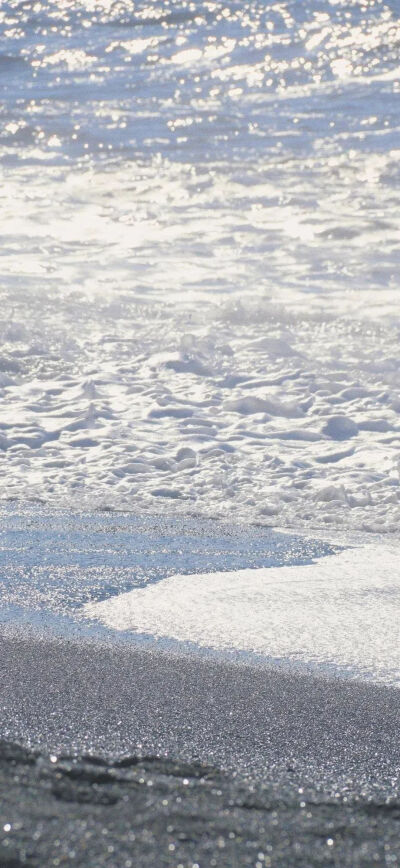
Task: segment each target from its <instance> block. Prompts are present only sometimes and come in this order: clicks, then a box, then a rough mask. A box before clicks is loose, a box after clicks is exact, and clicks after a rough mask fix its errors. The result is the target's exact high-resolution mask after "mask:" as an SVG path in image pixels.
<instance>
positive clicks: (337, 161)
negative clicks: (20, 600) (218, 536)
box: [0, 0, 400, 533]
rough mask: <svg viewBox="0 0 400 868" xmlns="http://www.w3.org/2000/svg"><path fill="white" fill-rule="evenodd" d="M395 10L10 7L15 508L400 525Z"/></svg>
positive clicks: (5, 101)
mask: <svg viewBox="0 0 400 868" xmlns="http://www.w3.org/2000/svg"><path fill="white" fill-rule="evenodd" d="M398 13H399V9H398V4H397V2H394V0H392V2H381V0H370V2H368V3H366V2H364V0H351V2H340V0H306V2H304V3H298V2H294V0H285V2H282V3H272V2H271V3H269V2H252V3H237V2H234V0H227V2H224V3H220V2H213V0H209V2H199V3H191V2H185V0H179V2H175V0H174V2H173V3H172V2H168V0H163V2H160V3H146V2H145V0H139V2H138V3H135V4H133V3H132V2H128V0H119V2H115V3H111V2H108V0H100V2H96V3H94V2H91V0H90V2H89V0H86V2H84V3H83V2H76V0H57V2H41V0H39V2H37V3H34V4H31V3H19V2H16V0H8V2H4V3H3V4H2V7H1V10H0V22H1V27H2V29H3V38H2V42H1V56H0V64H1V79H0V85H1V98H2V109H1V111H2V124H1V131H0V171H1V207H2V249H1V254H2V255H1V271H2V284H1V289H0V300H1V316H0V338H1V351H0V392H1V406H0V459H1V460H0V479H1V486H2V492H3V495H2V496H3V497H5V498H6V499H7V498H17V499H19V500H26V499H27V498H28V499H29V498H39V499H41V500H43V501H45V502H47V503H51V504H55V505H57V506H60V505H71V504H73V505H75V506H76V505H78V506H79V507H82V506H85V507H86V508H88V509H90V508H93V507H101V506H109V507H116V508H119V509H127V510H136V511H137V512H139V511H141V512H142V513H143V512H146V511H147V512H152V511H153V512H160V511H161V510H162V511H164V512H174V513H177V512H183V513H184V512H192V513H193V512H194V511H197V512H198V513H199V514H203V515H214V516H215V515H225V516H227V517H230V518H235V519H239V520H244V521H246V522H253V521H257V522H262V523H265V524H267V525H273V524H279V525H280V526H285V525H286V526H292V527H300V526H305V527H310V528H313V527H317V526H320V527H321V526H322V527H332V528H346V527H348V528H353V529H356V530H360V529H362V530H366V531H371V530H372V531H375V532H378V533H380V532H392V533H397V531H398V526H399V517H400V506H399V476H398V457H399V442H400V441H399V438H400V421H399V412H400V403H399V397H398V387H399V366H400V355H399V343H398V335H399V325H400V322H399V313H398V310H399V307H398V302H397V299H398V265H399V248H398V232H399V213H400V211H399V204H400V202H399V198H400V197H399V185H398V181H399V144H398V143H399V120H400V115H399V109H398V100H399V88H400V67H399V59H398V44H399V37H400V21H399V14H398Z"/></svg>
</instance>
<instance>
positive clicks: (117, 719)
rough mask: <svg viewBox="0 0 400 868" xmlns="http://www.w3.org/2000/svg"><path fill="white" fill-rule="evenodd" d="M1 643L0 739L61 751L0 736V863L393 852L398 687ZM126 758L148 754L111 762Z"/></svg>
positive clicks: (57, 642)
mask: <svg viewBox="0 0 400 868" xmlns="http://www.w3.org/2000/svg"><path fill="white" fill-rule="evenodd" d="M0 643H1V655H0V678H1V697H0V707H1V708H0V732H1V734H2V737H3V738H4V739H5V740H6V741H7V742H9V743H10V742H19V743H20V744H25V745H26V746H29V747H30V748H31V749H37V750H40V751H41V752H42V753H43V754H45V755H46V754H47V755H49V754H53V755H54V756H57V757H58V758H59V759H58V760H57V762H51V761H50V759H46V758H43V757H39V758H38V759H36V760H34V757H33V755H32V754H31V753H29V752H28V753H25V752H24V751H22V752H21V751H18V750H17V749H14V748H12V747H10V746H9V745H8V746H7V745H5V746H4V745H3V749H2V752H1V778H2V780H1V784H0V791H1V793H2V798H1V825H0V830H1V839H2V845H1V846H2V848H3V849H2V851H1V855H0V865H9V866H11V865H20V864H28V865H38V866H39V865H40V866H45V865H82V866H83V865H85V866H101V865H109V866H118V868H119V866H127V868H129V866H130V865H132V866H141V865H143V866H146V865H152V866H153V865H171V866H178V865H183V866H185V868H186V866H193V865H196V864H198V865H199V866H200V868H205V866H209V865H217V866H225V865H226V866H235V865H238V866H239V865H240V866H241V865H253V866H256V865H257V862H259V864H260V865H261V866H263V865H265V864H267V865H269V864H270V865H272V866H275V865H279V866H291V865H301V866H312V865H320V864H321V865H336V866H342V865H349V866H350V865H351V866H353V865H354V866H358V865H360V866H361V865H362V866H371V865H396V864H398V862H400V843H399V831H400V800H399V769H400V746H399V740H398V722H399V720H400V715H399V711H400V693H399V692H398V691H396V690H392V689H389V688H385V687H376V686H373V685H368V684H356V683H354V682H349V681H347V682H346V681H341V680H329V681H328V680H323V679H316V678H313V677H310V676H307V675H304V676H299V675H289V674H286V673H282V672H279V671H276V670H267V669H262V668H252V667H250V666H247V665H246V666H245V665H239V664H229V663H226V662H224V661H221V662H217V661H208V660H204V659H193V658H191V657H189V656H180V657H178V656H175V657H174V656H172V655H170V654H167V653H166V652H163V651H160V652H158V651H156V650H138V649H137V648H134V647H124V646H119V645H117V644H116V645H110V646H105V645H104V646H101V645H100V644H99V643H98V642H91V641H85V642H82V641H81V642H78V641H66V640H63V639H48V640H44V639H41V640H39V639H38V640H35V638H34V636H26V637H24V636H23V635H22V634H18V633H15V634H14V635H10V631H7V629H3V632H2V636H1V639H0ZM63 754H64V755H68V754H69V755H71V754H86V755H87V754H91V755H92V756H100V757H102V759H101V760H100V762H94V761H93V759H92V760H91V761H89V760H86V761H82V760H79V761H75V762H73V761H70V760H61V759H60V756H61V755H63ZM139 755H142V756H143V755H147V756H149V755H152V756H155V755H158V756H159V757H160V759H159V760H157V761H155V760H154V759H153V760H146V761H145V762H144V761H141V762H139V764H137V762H136V761H135V760H131V761H130V762H125V763H122V765H121V763H120V762H119V761H120V760H121V758H126V757H135V756H136V757H137V756H139ZM166 757H168V759H166ZM199 763H205V764H207V766H210V765H211V766H212V767H213V769H212V770H209V769H206V770H204V769H202V768H201V767H199ZM218 768H219V769H220V771H217V769H218ZM222 769H224V771H221V770H222ZM9 826H10V827H11V828H9ZM258 854H263V856H259V855H258ZM7 860H8V861H7ZM13 860H14V861H13ZM57 860H58V861H57Z"/></svg>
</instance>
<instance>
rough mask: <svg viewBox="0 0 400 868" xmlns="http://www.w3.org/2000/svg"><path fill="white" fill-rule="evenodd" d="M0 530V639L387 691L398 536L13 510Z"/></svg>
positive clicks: (398, 667)
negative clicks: (210, 662) (188, 660)
mask: <svg viewBox="0 0 400 868" xmlns="http://www.w3.org/2000/svg"><path fill="white" fill-rule="evenodd" d="M0 524H1V535H0V596H1V607H0V633H1V635H4V634H5V635H6V636H7V635H10V634H11V635H15V630H17V633H20V631H21V630H22V631H23V634H24V635H25V634H26V631H27V630H28V631H29V635H31V636H32V638H33V636H35V637H36V638H37V639H39V641H42V640H43V639H45V640H47V639H49V638H50V637H54V636H57V637H63V638H68V639H71V638H75V639H78V640H84V641H86V640H88V639H89V640H92V641H93V640H94V641H96V642H99V641H100V642H101V643H103V644H104V643H106V644H107V645H108V646H110V645H111V647H115V643H118V644H120V643H121V642H123V643H124V645H125V646H126V644H128V646H132V643H133V645H134V646H135V647H138V646H139V647H143V646H144V647H146V648H149V649H150V650H151V651H154V650H157V651H160V650H161V651H167V652H168V653H171V652H173V653H174V654H179V655H181V654H184V655H187V654H189V655H191V656H193V655H195V656H198V655H199V654H200V655H202V656H204V655H206V656H207V657H209V655H210V654H211V655H212V656H215V655H217V656H218V657H220V656H221V655H223V656H224V658H225V659H228V660H229V661H232V660H233V661H235V662H238V663H244V664H246V665H248V664H250V665H258V666H259V665H267V666H273V667H276V666H278V667H281V668H283V669H285V670H287V669H288V668H289V670H292V671H293V670H294V671H300V672H303V673H304V672H307V673H311V674H314V675H317V676H321V675H322V676H323V677H324V678H326V677H328V678H330V677H334V678H337V677H339V678H350V679H356V680H363V681H369V682H371V681H372V682H374V683H380V684H385V685H389V686H392V687H393V686H395V687H399V686H400V641H399V639H400V629H399V597H400V587H399V570H398V564H399V555H400V551H399V543H398V540H395V539H392V538H390V539H386V540H385V541H382V539H381V538H379V537H378V538H377V537H376V536H374V535H371V534H364V536H363V538H362V539H358V541H357V544H356V545H347V546H346V547H339V546H337V545H332V544H329V543H326V542H324V541H323V540H321V539H313V538H312V537H306V536H304V535H303V534H294V533H289V532H286V533H282V532H278V531H276V530H274V529H271V528H259V527H251V526H240V525H236V524H234V525H232V523H222V522H215V521H212V520H206V519H204V520H202V519H199V518H197V517H196V518H190V517H182V516H181V517H167V516H166V517H164V518H161V517H159V516H141V517H137V516H135V515H132V514H131V513H120V512H118V513H116V512H97V513H96V512H94V511H93V510H91V511H89V512H78V511H68V510H59V509H54V508H53V507H43V506H38V505H36V506H32V505H30V506H29V505H24V506H21V505H18V504H12V505H5V506H3V507H2V508H1V510H0ZM32 631H33V632H32Z"/></svg>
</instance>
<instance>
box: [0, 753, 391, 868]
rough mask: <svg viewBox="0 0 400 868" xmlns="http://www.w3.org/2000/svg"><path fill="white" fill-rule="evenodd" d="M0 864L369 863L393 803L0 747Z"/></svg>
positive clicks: (166, 764) (190, 768)
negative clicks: (3, 795) (304, 792)
mask: <svg viewBox="0 0 400 868" xmlns="http://www.w3.org/2000/svg"><path fill="white" fill-rule="evenodd" d="M0 790H1V792H2V793H3V794H4V793H6V794H7V795H6V798H4V797H3V798H2V800H1V806H0V811H1V817H0V821H1V829H2V832H1V836H0V841H1V843H0V864H1V865H2V866H9V868H11V866H13V868H14V866H15V868H16V866H22V865H31V866H38V868H41V866H47V865H52V866H59V865H74V866H82V868H88V866H99V868H100V866H105V865H107V866H118V868H123V866H125V868H133V866H156V865H167V866H185V868H186V866H187V868H189V866H190V868H194V866H200V868H201V866H221V868H222V866H226V868H233V866H246V865H249V866H250V865H251V866H254V868H265V866H282V868H284V866H286V868H287V866H292V865H293V866H304V868H310V866H314V865H315V866H316V865H326V866H328V865H333V866H372V865H395V864H397V858H400V847H399V840H398V830H399V825H400V801H399V800H396V799H395V798H392V799H390V800H389V801H385V800H382V799H378V798H375V799H371V800H368V801H367V800H365V799H364V800H360V799H355V798H353V797H352V796H348V797H347V799H345V798H343V797H339V796H336V797H327V796H326V795H324V794H322V793H319V792H312V791H308V792H307V793H306V794H303V793H302V792H299V789H298V788H295V787H294V786H290V785H284V786H279V787H278V786H276V785H275V786H274V785H273V784H272V783H271V782H268V781H267V782H266V783H265V784H261V783H257V784H255V785H253V786H250V785H249V784H248V783H247V784H246V783H243V782H241V781H240V780H235V779H234V778H233V777H232V776H230V775H227V774H224V773H223V772H219V771H217V770H216V769H212V768H207V766H202V765H200V764H199V763H196V764H194V763H191V764H185V763H183V762H173V761H171V760H167V759H157V758H154V757H153V758H150V757H149V758H145V759H140V760H137V759H136V758H134V757H130V758H125V759H124V760H121V761H119V762H118V761H116V762H113V763H107V762H105V761H104V760H103V761H101V760H95V759H94V758H88V757H86V758H81V759H79V760H77V759H71V758H68V757H64V758H62V757H60V758H58V759H57V760H56V759H55V757H50V758H45V757H42V756H40V755H35V754H34V753H32V752H30V751H27V750H24V749H23V748H22V749H21V748H20V747H18V746H16V745H12V744H10V743H5V742H3V743H0Z"/></svg>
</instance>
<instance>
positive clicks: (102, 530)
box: [0, 506, 337, 623]
mask: <svg viewBox="0 0 400 868" xmlns="http://www.w3.org/2000/svg"><path fill="white" fill-rule="evenodd" d="M0 518H1V528H2V532H1V536H0V591H1V609H2V611H1V613H0V620H2V619H5V620H13V618H20V617H21V614H22V613H23V612H25V617H24V620H25V622H28V623H29V621H30V620H32V619H35V616H37V615H42V616H43V619H42V621H43V623H46V619H48V618H49V616H51V615H55V616H69V617H73V618H74V619H75V620H76V619H77V618H80V617H81V615H82V606H83V605H84V604H85V603H87V602H89V601H90V602H92V603H93V602H99V601H101V600H104V599H108V598H110V597H112V596H114V595H116V594H120V593H123V592H126V591H130V590H132V589H133V588H143V587H146V586H147V585H148V584H154V583H157V582H159V581H160V580H162V579H164V578H166V577H168V576H171V575H175V574H176V573H178V572H179V573H183V574H187V575H188V576H189V577H191V576H192V575H193V574H196V573H203V572H215V571H217V570H240V569H243V568H245V567H251V568H256V567H270V566H283V565H285V564H288V563H292V564H297V565H301V564H307V563H312V562H313V561H314V560H315V559H316V558H319V557H323V556H326V555H328V554H332V553H333V552H334V551H335V550H337V547H334V546H331V545H329V544H327V543H324V542H322V541H319V540H313V539H304V538H302V537H300V536H295V535H293V534H290V535H289V534H283V533H277V532H276V531H273V530H267V529H255V528H246V527H240V526H233V527H231V526H227V525H219V524H218V523H215V522H211V521H201V520H199V519H197V518H196V519H190V518H188V519H177V520H174V519H168V518H162V517H151V516H149V517H137V516H132V515H130V514H119V513H118V514H109V513H97V514H96V513H83V512H76V513H73V512H67V511H65V510H53V509H43V508H39V507H36V508H32V507H25V508H22V509H21V508H19V507H15V506H13V507H6V508H5V509H2V510H1V512H0ZM36 623H37V618H36ZM53 623H55V622H54V621H53Z"/></svg>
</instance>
